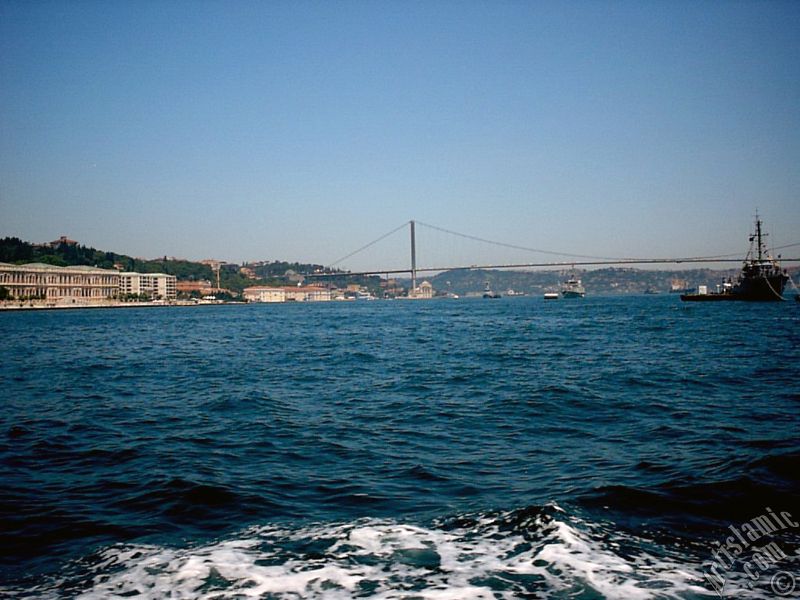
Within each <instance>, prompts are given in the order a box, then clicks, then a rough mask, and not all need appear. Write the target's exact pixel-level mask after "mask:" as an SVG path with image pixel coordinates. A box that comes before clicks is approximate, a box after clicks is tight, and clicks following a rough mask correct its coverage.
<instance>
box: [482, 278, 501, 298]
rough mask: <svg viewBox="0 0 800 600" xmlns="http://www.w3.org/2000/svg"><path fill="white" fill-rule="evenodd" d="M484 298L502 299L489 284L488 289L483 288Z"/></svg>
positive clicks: (487, 284)
mask: <svg viewBox="0 0 800 600" xmlns="http://www.w3.org/2000/svg"><path fill="white" fill-rule="evenodd" d="M483 297H484V298H500V294H498V293H497V292H493V291H492V289H491V288H490V287H489V282H488V281H487V282H486V287H485V288H483Z"/></svg>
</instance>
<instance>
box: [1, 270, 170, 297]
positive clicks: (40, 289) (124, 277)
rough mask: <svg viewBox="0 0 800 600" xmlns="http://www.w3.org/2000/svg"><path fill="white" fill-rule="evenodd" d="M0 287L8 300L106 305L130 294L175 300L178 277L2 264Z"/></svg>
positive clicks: (160, 274)
mask: <svg viewBox="0 0 800 600" xmlns="http://www.w3.org/2000/svg"><path fill="white" fill-rule="evenodd" d="M0 288H3V289H5V291H6V293H5V294H4V295H7V297H8V300H9V301H18V302H19V301H26V302H33V303H37V304H42V303H44V304H46V305H51V306H63V305H75V304H105V303H109V302H112V301H116V300H117V299H118V298H120V296H122V295H125V294H128V293H136V294H142V293H143V294H146V295H148V296H150V297H151V298H152V299H163V300H174V299H175V297H176V279H175V276H174V275H166V274H164V273H120V272H118V271H113V270H110V269H98V268H96V267H88V266H72V267H56V266H53V265H47V264H43V263H32V264H27V265H11V264H8V263H0Z"/></svg>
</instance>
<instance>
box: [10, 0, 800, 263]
mask: <svg viewBox="0 0 800 600" xmlns="http://www.w3.org/2000/svg"><path fill="white" fill-rule="evenodd" d="M798 165H800V3H797V2H681V1H677V2H648V1H643V2H600V1H596V2H592V1H587V2H468V1H460V2H366V1H359V2H346V1H345V2H252V3H251V2H241V1H239V2H236V1H234V2H209V1H200V2H180V1H177V0H175V1H153V0H141V1H136V2H123V1H114V0H112V1H110V2H91V1H85V2H77V1H76V2H35V3H31V2H14V1H10V0H4V1H3V2H2V3H0V235H15V236H19V237H21V238H23V239H27V240H31V241H46V240H50V239H54V238H56V237H58V236H59V235H62V234H65V235H68V236H70V237H72V238H74V239H77V240H79V241H81V242H82V243H85V244H87V245H92V246H95V247H98V248H102V249H110V250H115V251H118V252H123V253H127V254H132V255H136V256H145V257H156V256H163V255H169V256H179V257H187V258H190V259H202V258H208V257H215V258H222V259H226V260H232V261H237V262H238V261H243V260H257V259H278V258H281V259H290V260H301V261H313V262H319V263H323V264H328V263H330V262H332V261H333V260H335V259H337V258H340V257H341V256H343V255H345V254H347V253H348V252H349V251H351V250H353V249H355V248H358V247H359V246H361V245H362V244H365V243H367V242H369V241H370V240H372V239H374V238H376V237H378V236H379V235H381V234H383V233H385V232H387V231H389V230H391V229H392V228H394V227H396V226H398V225H400V224H401V223H402V222H404V221H408V220H409V219H418V220H420V221H423V222H427V223H431V224H434V225H439V226H442V227H445V228H448V229H452V230H455V231H460V232H464V233H468V234H472V235H476V236H480V237H484V238H488V239H494V240H501V241H505V242H508V243H511V244H516V245H521V246H527V247H535V248H543V249H549V250H557V251H563V252H569V253H574V254H589V255H599V256H653V257H656V256H687V255H716V254H722V253H737V252H741V251H743V250H745V249H746V248H744V245H746V241H747V240H746V235H747V233H748V231H749V229H750V228H751V225H752V215H753V213H754V211H755V210H756V208H758V209H759V210H760V212H761V213H762V215H763V217H764V219H765V221H766V226H767V228H768V229H769V231H770V232H771V234H772V241H773V242H774V243H775V244H778V245H780V244H789V243H793V242H800V170H798ZM425 235H432V232H430V231H427V232H426V231H424V230H422V231H420V237H421V238H422V237H423V236H425ZM398 236H400V237H399V238H398V239H397V240H394V238H390V239H389V240H388V241H387V243H386V244H385V245H384V246H381V245H380V244H378V245H376V246H375V247H374V248H372V249H371V251H370V252H368V253H365V254H362V255H359V256H357V257H355V258H354V259H353V260H352V261H350V262H349V263H348V264H346V265H345V266H349V267H351V268H377V267H381V268H383V267H391V266H400V265H401V264H404V263H405V262H407V258H406V257H405V254H404V252H405V251H404V250H403V245H407V242H406V240H405V235H404V234H402V233H401V234H398ZM394 237H397V236H394ZM440 237H441V236H440ZM446 237H447V236H444V238H446ZM393 244H394V245H393ZM448 244H451V245H453V244H454V243H453V242H452V240H451V241H447V240H446V239H441V240H439V239H438V238H436V237H435V236H432V237H430V238H425V239H422V240H421V248H425V249H426V251H427V252H428V254H427V257H428V259H429V260H434V261H435V260H440V259H439V258H438V257H439V256H441V257H442V258H441V260H450V259H452V260H465V261H468V262H469V263H470V264H472V263H478V262H482V261H484V260H495V259H496V260H503V259H512V257H511V256H504V257H503V258H502V259H501V258H500V257H499V256H496V255H494V254H492V251H490V249H488V248H481V247H480V246H475V245H473V246H471V247H459V248H456V249H453V248H452V247H450V248H449V249H448ZM448 252H450V254H447V253H448ZM459 253H460V254H459ZM798 253H800V252H797V249H795V254H798ZM431 256H437V258H436V259H433V258H430V257H431ZM517 257H520V258H522V256H521V255H519V254H517V255H515V256H514V257H513V258H517ZM528 258H530V259H532V260H535V259H537V258H540V259H543V258H546V257H544V256H539V257H536V256H535V255H530V256H529V257H528ZM421 262H423V263H424V262H425V260H424V259H422V258H421Z"/></svg>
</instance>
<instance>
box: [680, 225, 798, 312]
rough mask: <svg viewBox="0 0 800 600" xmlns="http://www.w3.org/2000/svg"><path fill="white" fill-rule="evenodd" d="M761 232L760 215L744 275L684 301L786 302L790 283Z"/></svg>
mask: <svg viewBox="0 0 800 600" xmlns="http://www.w3.org/2000/svg"><path fill="white" fill-rule="evenodd" d="M766 235H767V234H765V233H762V232H761V219H759V218H758V215H756V231H755V233H753V234H752V235H751V236H750V249H749V250H748V251H747V256H746V257H745V259H744V264H743V265H742V272H741V273H740V274H739V277H738V278H737V279H736V282H732V281H731V280H730V279H729V280H728V281H725V282H724V283H723V284H722V287H721V289H719V290H718V291H716V292H710V293H709V292H707V288H706V286H700V287H699V292H698V293H696V294H682V295H681V300H686V301H700V302H702V301H715V300H747V301H760V302H778V301H781V300H783V299H784V298H783V288H784V286H785V285H786V282H787V281H788V280H789V276H788V275H787V274H786V271H785V270H784V271H781V267H780V265H779V264H778V261H777V260H775V259H774V258H773V257H772V256H771V255H770V254H769V252H768V251H767V249H766V247H765V245H764V238H765V237H766Z"/></svg>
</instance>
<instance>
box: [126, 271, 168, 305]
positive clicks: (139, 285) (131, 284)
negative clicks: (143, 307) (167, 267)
mask: <svg viewBox="0 0 800 600" xmlns="http://www.w3.org/2000/svg"><path fill="white" fill-rule="evenodd" d="M119 292H120V296H126V295H129V294H132V295H137V296H140V295H145V296H147V297H148V298H149V299H150V300H175V299H176V298H177V295H178V294H177V278H176V277H175V275H167V274H166V273H120V274H119Z"/></svg>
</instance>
